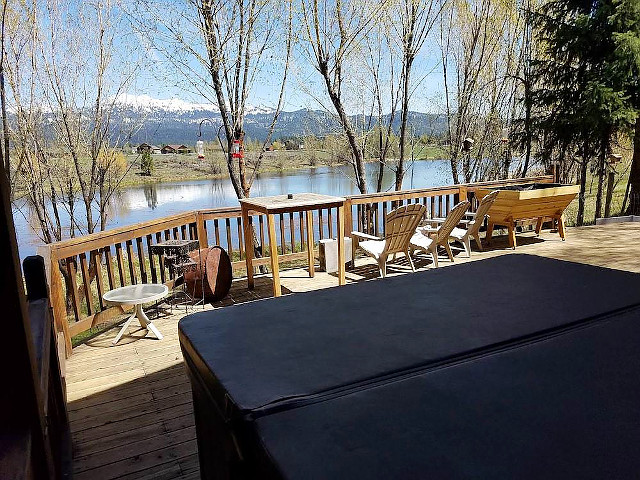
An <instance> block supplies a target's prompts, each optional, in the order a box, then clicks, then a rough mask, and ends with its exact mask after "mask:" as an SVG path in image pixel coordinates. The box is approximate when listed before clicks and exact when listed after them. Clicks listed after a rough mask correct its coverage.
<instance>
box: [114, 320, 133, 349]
mask: <svg viewBox="0 0 640 480" xmlns="http://www.w3.org/2000/svg"><path fill="white" fill-rule="evenodd" d="M134 318H136V314H135V313H134V314H133V315H131V316H130V317H129V318H128V319H127V321H126V322H124V325H123V326H122V328H121V329H120V331H119V332H118V335H116V338H114V339H113V344H114V345H115V344H116V343H118V341H120V338H122V335H123V334H124V332H125V331H126V330H127V328H129V325H131V322H132V321H133V319H134Z"/></svg>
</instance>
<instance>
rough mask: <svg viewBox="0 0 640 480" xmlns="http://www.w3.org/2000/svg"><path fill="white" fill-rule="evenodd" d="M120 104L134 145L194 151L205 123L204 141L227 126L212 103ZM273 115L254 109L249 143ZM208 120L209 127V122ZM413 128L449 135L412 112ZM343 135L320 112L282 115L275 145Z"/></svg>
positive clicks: (133, 99) (121, 100)
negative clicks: (287, 140)
mask: <svg viewBox="0 0 640 480" xmlns="http://www.w3.org/2000/svg"><path fill="white" fill-rule="evenodd" d="M115 103H116V106H117V107H116V110H117V111H116V112H115V115H112V120H113V126H112V127H113V128H114V129H115V130H122V131H127V130H129V131H130V133H129V134H126V137H128V138H129V142H130V143H131V144H138V143H142V142H146V143H152V144H168V143H184V144H188V145H190V144H193V143H195V141H196V140H198V139H199V138H200V137H198V132H199V131H200V125H201V123H202V129H201V130H202V137H201V138H202V139H204V140H213V139H215V138H216V133H217V131H218V126H219V125H221V119H220V114H219V111H218V108H217V106H216V105H213V104H211V103H193V102H188V101H185V100H182V99H179V98H170V99H156V98H152V97H150V96H148V95H131V94H126V95H122V96H120V97H118V98H117V99H116V102H115ZM273 113H274V109H273V108H270V107H266V106H250V107H248V108H247V110H246V114H245V123H244V129H245V133H246V135H247V137H249V138H252V139H257V140H263V139H264V138H265V137H266V135H267V133H268V131H269V125H270V124H271V122H272V121H273ZM351 118H352V120H353V123H354V125H362V124H363V118H362V116H353V117H351ZM205 119H208V120H209V121H204V120H205ZM399 120H400V119H399V115H396V118H395V119H394V129H395V130H396V131H397V130H398V127H399ZM409 123H410V124H411V125H412V127H413V129H414V132H415V134H418V135H422V134H432V135H439V134H441V133H442V132H443V131H444V121H443V118H442V117H441V116H438V115H433V114H426V113H417V112H411V114H410V116H409ZM340 130H341V129H340V125H339V123H338V122H337V121H336V119H335V117H333V116H332V115H330V114H328V113H326V112H323V111H320V110H309V109H301V110H296V111H293V112H281V113H280V117H279V118H278V122H277V124H276V128H275V131H274V134H273V139H278V138H281V137H300V136H306V135H315V136H324V135H327V134H329V133H333V132H339V131H340ZM129 135H131V136H130V137H129ZM120 138H122V136H120Z"/></svg>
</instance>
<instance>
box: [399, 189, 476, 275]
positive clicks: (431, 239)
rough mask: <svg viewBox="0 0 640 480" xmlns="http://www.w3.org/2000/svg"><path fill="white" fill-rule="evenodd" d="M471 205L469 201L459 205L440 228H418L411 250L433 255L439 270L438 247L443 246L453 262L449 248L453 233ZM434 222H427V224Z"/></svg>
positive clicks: (412, 238) (434, 263)
mask: <svg viewBox="0 0 640 480" xmlns="http://www.w3.org/2000/svg"><path fill="white" fill-rule="evenodd" d="M469 205H470V203H469V202H467V201H464V202H460V203H458V204H457V205H456V206H455V207H453V209H452V210H451V211H450V212H449V215H447V218H445V219H444V221H443V222H442V223H441V225H440V226H438V227H436V228H432V227H429V226H425V227H418V229H417V230H416V232H415V233H414V235H413V236H412V237H411V240H410V242H409V248H410V249H411V251H412V252H414V251H423V252H425V253H427V254H431V258H433V265H434V267H436V268H438V247H439V246H442V247H444V248H445V250H446V251H447V255H448V256H449V259H450V260H451V261H452V262H453V253H452V252H451V247H450V246H449V239H450V237H451V232H452V231H453V229H454V228H456V226H457V225H458V224H459V223H460V220H462V217H464V215H465V213H466V211H467V208H469ZM432 221H433V220H427V223H429V222H432Z"/></svg>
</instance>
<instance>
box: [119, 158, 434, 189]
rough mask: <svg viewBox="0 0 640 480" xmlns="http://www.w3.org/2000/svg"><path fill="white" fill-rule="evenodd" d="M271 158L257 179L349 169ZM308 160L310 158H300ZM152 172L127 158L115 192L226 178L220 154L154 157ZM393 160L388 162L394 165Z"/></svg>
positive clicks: (318, 161) (338, 164)
mask: <svg viewBox="0 0 640 480" xmlns="http://www.w3.org/2000/svg"><path fill="white" fill-rule="evenodd" d="M269 153H271V154H269V155H267V156H265V158H264V159H263V163H262V166H261V167H260V171H259V174H258V175H261V174H269V173H283V174H286V173H291V172H296V171H298V170H303V169H317V168H322V167H342V166H348V165H349V163H348V162H340V161H336V160H333V159H329V158H318V157H316V156H315V155H316V154H317V153H318V152H305V153H303V154H300V152H291V151H280V152H269ZM303 156H305V157H311V158H304V159H303V158H302V157H303ZM152 157H153V162H154V171H153V173H152V175H151V176H143V175H141V174H140V171H139V169H138V168H136V165H135V164H136V163H138V162H139V158H140V156H139V155H128V156H127V164H128V168H129V171H128V172H127V173H126V174H125V176H124V177H123V179H122V181H121V182H120V184H119V185H118V187H117V189H123V188H131V187H140V186H145V185H157V184H160V183H173V182H178V181H194V180H224V179H228V178H229V173H228V171H227V165H226V162H225V161H224V159H222V158H221V155H220V154H219V152H217V154H216V155H215V158H214V159H212V158H208V159H207V158H205V159H204V160H199V159H198V158H197V156H196V154H180V155H175V154H168V155H162V154H154V155H153V156H152ZM394 160H395V159H390V160H389V162H393V161H394ZM443 160H446V159H444V158H440V156H438V157H435V156H434V157H426V158H420V159H416V160H415V161H416V162H423V161H443ZM247 161H248V163H250V162H251V156H250V155H249V156H248V157H247ZM376 161H377V160H376V159H369V160H366V161H365V163H367V164H370V163H375V162H376Z"/></svg>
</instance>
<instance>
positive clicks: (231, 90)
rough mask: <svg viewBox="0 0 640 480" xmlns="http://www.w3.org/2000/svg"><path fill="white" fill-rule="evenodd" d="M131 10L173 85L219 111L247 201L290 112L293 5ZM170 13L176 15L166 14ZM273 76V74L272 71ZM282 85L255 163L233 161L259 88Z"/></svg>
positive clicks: (152, 4)
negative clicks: (277, 129)
mask: <svg viewBox="0 0 640 480" xmlns="http://www.w3.org/2000/svg"><path fill="white" fill-rule="evenodd" d="M137 7H139V8H137V9H134V10H132V11H131V12H130V18H131V19H132V21H133V22H134V25H135V27H136V29H137V31H138V32H139V33H140V34H142V35H143V36H144V38H145V40H146V42H147V43H148V46H149V48H150V49H151V50H152V51H154V52H157V53H160V54H161V55H162V56H163V58H164V59H165V60H166V61H167V62H169V63H170V64H171V65H173V67H174V69H173V70H172V71H171V75H172V77H173V80H174V81H175V74H176V73H178V74H179V76H180V79H179V81H178V85H179V86H181V87H182V88H184V89H185V90H186V91H189V92H192V93H195V94H198V95H201V96H204V97H205V98H207V99H208V100H209V101H211V102H212V103H213V104H214V105H216V107H217V108H218V110H219V112H220V119H217V118H216V119H212V121H213V123H214V125H215V126H217V125H218V123H217V122H218V121H219V122H220V123H219V125H220V129H221V131H222V132H223V133H224V137H225V139H224V142H225V144H226V148H225V150H226V164H227V170H228V172H229V178H230V180H231V183H232V185H233V188H234V191H235V193H236V196H237V197H238V198H244V197H247V196H249V194H250V191H251V186H252V184H253V182H254V180H255V178H256V176H257V174H258V173H259V171H260V167H261V165H262V159H263V155H264V151H265V150H266V147H267V145H268V144H269V143H271V138H272V136H273V131H274V129H275V125H276V123H277V120H278V117H279V115H280V113H281V111H282V108H283V106H284V95H285V88H286V84H287V79H288V73H289V66H290V61H291V53H292V49H293V32H292V28H293V25H292V18H293V4H292V0H266V1H259V0H233V1H226V0H183V1H178V2H170V1H161V0H140V1H139V2H137ZM167 12H170V13H167ZM274 70H275V71H274ZM274 79H276V80H275V83H276V84H277V87H275V88H274V89H275V90H276V91H277V92H278V96H277V101H276V105H275V109H274V110H273V116H272V121H271V122H270V124H269V126H268V133H267V136H266V138H265V140H264V142H263V145H262V149H261V152H260V153H259V155H258V157H257V158H256V159H255V160H254V161H253V162H251V163H247V162H245V159H244V157H243V156H239V157H238V158H236V157H235V156H234V155H233V149H234V142H237V144H239V145H242V142H243V140H244V121H245V115H246V113H247V108H248V107H249V106H250V105H249V103H248V102H249V100H250V96H251V95H252V93H253V90H254V87H255V85H256V83H263V84H270V85H273V84H274Z"/></svg>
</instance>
